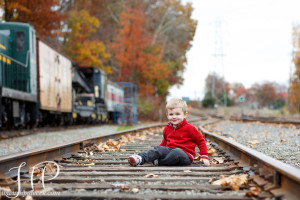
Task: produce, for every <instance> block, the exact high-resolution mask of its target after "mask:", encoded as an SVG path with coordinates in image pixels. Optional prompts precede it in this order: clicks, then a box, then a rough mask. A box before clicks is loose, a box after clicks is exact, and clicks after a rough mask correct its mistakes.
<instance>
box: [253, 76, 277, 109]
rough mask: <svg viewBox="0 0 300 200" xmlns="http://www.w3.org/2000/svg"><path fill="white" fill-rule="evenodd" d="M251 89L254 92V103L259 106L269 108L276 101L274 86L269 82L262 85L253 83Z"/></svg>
mask: <svg viewBox="0 0 300 200" xmlns="http://www.w3.org/2000/svg"><path fill="white" fill-rule="evenodd" d="M252 88H253V89H254V91H255V98H256V101H257V102H258V103H259V105H260V106H263V107H264V106H270V105H271V104H273V103H274V102H275V100H276V91H275V89H274V86H273V84H272V83H270V82H265V83H262V84H259V83H255V84H254V85H253V86H252Z"/></svg>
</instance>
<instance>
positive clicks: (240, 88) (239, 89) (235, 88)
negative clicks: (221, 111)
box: [229, 83, 247, 99]
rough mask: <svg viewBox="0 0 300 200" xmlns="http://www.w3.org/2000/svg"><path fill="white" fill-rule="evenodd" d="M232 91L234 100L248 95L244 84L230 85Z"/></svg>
mask: <svg viewBox="0 0 300 200" xmlns="http://www.w3.org/2000/svg"><path fill="white" fill-rule="evenodd" d="M229 87H230V90H231V91H232V97H233V99H237V98H238V97H240V96H241V95H243V94H246V93H247V89H246V88H245V87H244V85H243V84H242V83H232V84H230V86H229Z"/></svg>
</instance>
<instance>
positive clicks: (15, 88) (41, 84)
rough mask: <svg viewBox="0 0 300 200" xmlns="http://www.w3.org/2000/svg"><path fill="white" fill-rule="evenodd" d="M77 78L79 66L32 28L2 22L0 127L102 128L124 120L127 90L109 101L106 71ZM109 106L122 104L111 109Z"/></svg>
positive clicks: (24, 24) (90, 69) (23, 24)
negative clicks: (117, 119) (100, 125)
mask: <svg viewBox="0 0 300 200" xmlns="http://www.w3.org/2000/svg"><path fill="white" fill-rule="evenodd" d="M77 69H78V67H77ZM75 74H76V64H74V63H73V64H72V60H71V59H69V58H68V57H67V56H65V55H63V54H62V53H61V52H59V51H57V50H55V48H53V47H51V45H49V44H47V43H46V42H45V41H43V40H41V39H39V38H37V37H36V33H35V30H34V28H33V27H31V26H30V25H29V24H26V23H0V78H1V79H0V127H6V128H8V129H9V128H12V127H25V126H34V125H45V124H49V123H51V124H56V125H59V124H72V123H73V122H78V121H81V120H83V119H84V120H83V121H88V122H95V123H97V122H107V121H108V120H109V117H111V116H120V115H122V112H123V109H122V96H120V95H122V91H121V90H115V91H116V92H117V93H118V94H117V95H114V92H113V96H114V97H116V96H117V98H113V99H110V96H109V95H110V93H109V91H110V89H109V88H110V86H109V85H111V84H109V83H108V81H107V77H106V74H105V73H104V72H103V71H101V70H99V69H96V68H89V71H88V72H86V73H82V72H81V70H79V71H77V75H78V74H79V75H78V76H77V79H76V76H75ZM79 79H81V80H79ZM107 88H108V89H107ZM110 101H115V102H114V103H116V104H118V105H117V106H114V107H112V108H113V109H110V107H109V109H107V108H108V107H107V102H109V104H110ZM80 102H81V103H80ZM116 113H117V114H116ZM111 118H112V117H111ZM79 119H80V120H79Z"/></svg>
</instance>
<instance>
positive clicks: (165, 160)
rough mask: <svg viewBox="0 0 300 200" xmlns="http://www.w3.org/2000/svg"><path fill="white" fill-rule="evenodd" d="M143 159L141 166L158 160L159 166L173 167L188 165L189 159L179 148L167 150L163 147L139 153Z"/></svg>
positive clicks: (167, 148)
mask: <svg viewBox="0 0 300 200" xmlns="http://www.w3.org/2000/svg"><path fill="white" fill-rule="evenodd" d="M139 155H140V156H141V157H142V158H143V159H142V162H141V165H142V164H144V163H146V162H153V161H154V160H156V159H157V160H158V165H159V166H174V165H190V164H191V159H190V158H189V156H188V155H187V154H186V153H185V152H184V151H182V150H181V149H179V148H175V149H172V148H169V147H164V146H157V147H154V149H150V150H148V151H145V152H143V153H139Z"/></svg>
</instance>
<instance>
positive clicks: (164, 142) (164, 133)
mask: <svg viewBox="0 0 300 200" xmlns="http://www.w3.org/2000/svg"><path fill="white" fill-rule="evenodd" d="M166 144H167V140H166V132H165V129H164V132H163V139H162V141H161V143H160V145H159V146H166Z"/></svg>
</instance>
